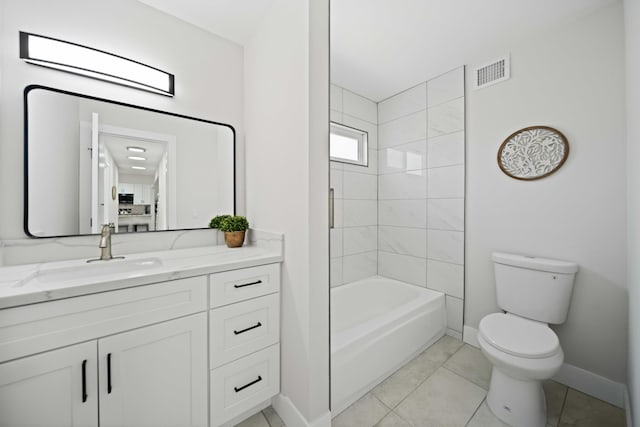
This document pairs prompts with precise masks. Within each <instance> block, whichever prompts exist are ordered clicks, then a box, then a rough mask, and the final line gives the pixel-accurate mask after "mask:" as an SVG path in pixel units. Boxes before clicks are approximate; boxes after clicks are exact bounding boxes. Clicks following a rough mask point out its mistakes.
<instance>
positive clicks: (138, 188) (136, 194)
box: [133, 184, 142, 205]
mask: <svg viewBox="0 0 640 427" xmlns="http://www.w3.org/2000/svg"><path fill="white" fill-rule="evenodd" d="M133 204H134V205H140V204H142V184H133Z"/></svg>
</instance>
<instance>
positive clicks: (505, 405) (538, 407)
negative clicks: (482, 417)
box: [478, 313, 564, 427]
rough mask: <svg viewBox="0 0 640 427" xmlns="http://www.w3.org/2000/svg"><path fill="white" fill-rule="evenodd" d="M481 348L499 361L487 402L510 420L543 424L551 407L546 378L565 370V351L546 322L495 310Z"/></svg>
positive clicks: (523, 426) (485, 322)
mask: <svg viewBox="0 0 640 427" xmlns="http://www.w3.org/2000/svg"><path fill="white" fill-rule="evenodd" d="M478 343H479V344H480V349H481V350H482V352H483V353H484V354H485V356H486V357H487V359H489V361H490V362H491V364H492V365H493V371H492V373H491V385H490V387H489V393H488V395H487V404H488V405H489V408H490V409H491V411H492V412H493V413H494V414H495V415H496V416H497V417H498V418H500V419H502V420H503V421H505V422H506V423H508V424H510V425H513V426H518V427H543V426H545V425H546V419H547V415H546V414H547V410H546V403H545V397H544V391H543V390H542V380H544V379H547V378H551V377H552V376H553V375H554V374H555V373H556V372H557V371H558V369H560V366H561V365H562V362H563V359H564V353H563V352H562V348H561V347H560V343H559V340H558V337H557V336H556V334H555V333H554V332H553V331H552V330H551V329H550V328H549V327H548V326H547V325H546V324H544V323H541V322H536V321H533V320H529V319H524V318H521V317H518V316H515V315H511V314H508V313H507V314H502V313H493V314H490V315H488V316H486V317H484V318H483V319H482V321H481V322H480V326H479V333H478Z"/></svg>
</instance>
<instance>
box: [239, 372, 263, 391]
mask: <svg viewBox="0 0 640 427" xmlns="http://www.w3.org/2000/svg"><path fill="white" fill-rule="evenodd" d="M260 381H262V377H261V376H260V375H258V379H256V380H253V381H251V382H250V383H249V384H245V385H243V386H242V387H234V388H233V389H234V390H235V391H236V393H238V392H239V391H242V390H244V389H245V388H247V387H251V386H252V385H254V384H256V383H259V382H260Z"/></svg>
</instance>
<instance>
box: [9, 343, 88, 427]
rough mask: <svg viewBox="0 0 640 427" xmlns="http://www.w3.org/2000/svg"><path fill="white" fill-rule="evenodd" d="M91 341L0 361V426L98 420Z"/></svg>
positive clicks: (63, 426) (50, 426)
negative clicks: (3, 361) (11, 360)
mask: <svg viewBox="0 0 640 427" xmlns="http://www.w3.org/2000/svg"><path fill="white" fill-rule="evenodd" d="M96 354H97V348H96V341H89V342H87V343H83V344H77V345H73V346H70V347H66V348H62V349H60V350H53V351H48V352H45V353H41V354H38V355H35V356H30V357H25V358H23V359H19V360H16V361H13V362H6V363H2V364H0V425H1V426H11V427H23V426H24V427H27V426H28V427H38V426H42V427H58V426H59V427H69V426H74V427H85V426H88V427H91V426H96V427H97V425H98V381H97V371H98V366H97V360H96Z"/></svg>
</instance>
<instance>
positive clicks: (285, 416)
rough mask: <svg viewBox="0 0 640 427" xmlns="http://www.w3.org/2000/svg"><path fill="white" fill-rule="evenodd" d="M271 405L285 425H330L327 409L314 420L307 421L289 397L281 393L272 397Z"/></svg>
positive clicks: (307, 426)
mask: <svg viewBox="0 0 640 427" xmlns="http://www.w3.org/2000/svg"><path fill="white" fill-rule="evenodd" d="M271 406H273V409H275V411H276V412H277V413H278V415H279V416H280V418H282V421H284V423H285V425H286V426H287V427H331V412H329V411H327V412H325V413H324V414H322V415H321V416H319V417H318V418H316V419H315V420H313V421H308V420H307V419H306V418H305V416H304V415H302V414H301V413H300V411H298V408H296V405H294V404H293V402H292V401H291V399H289V398H288V397H287V396H285V395H283V394H279V395H277V396H276V397H274V398H273V399H272V401H271Z"/></svg>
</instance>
